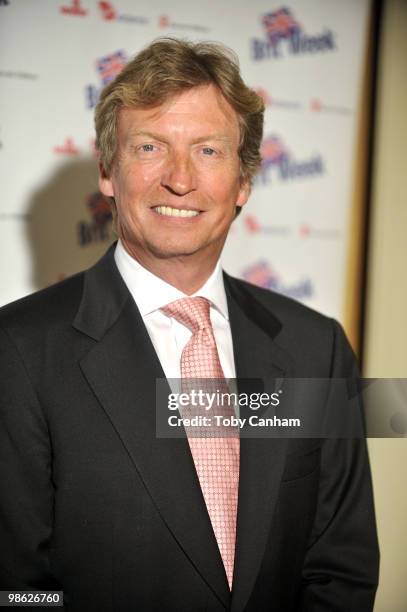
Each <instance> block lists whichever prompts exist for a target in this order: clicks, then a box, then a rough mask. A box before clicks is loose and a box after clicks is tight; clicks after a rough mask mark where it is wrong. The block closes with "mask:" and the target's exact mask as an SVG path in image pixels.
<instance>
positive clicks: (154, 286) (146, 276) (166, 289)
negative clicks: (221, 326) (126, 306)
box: [114, 240, 229, 320]
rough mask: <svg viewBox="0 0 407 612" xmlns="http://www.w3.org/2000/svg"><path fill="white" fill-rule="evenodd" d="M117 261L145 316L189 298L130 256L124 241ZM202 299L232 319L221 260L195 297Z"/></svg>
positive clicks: (116, 251)
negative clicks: (229, 312) (181, 299)
mask: <svg viewBox="0 0 407 612" xmlns="http://www.w3.org/2000/svg"><path fill="white" fill-rule="evenodd" d="M114 258H115V261H116V265H117V267H118V269H119V272H120V274H121V276H122V278H123V280H124V282H125V283H126V285H127V287H128V289H129V291H130V293H131V294H132V296H133V298H134V300H135V302H136V304H137V307H138V309H139V311H140V314H141V316H142V317H144V316H147V315H149V314H151V313H152V312H154V311H156V310H159V309H160V308H162V307H163V306H166V305H167V304H170V303H171V302H174V301H175V300H179V299H180V298H183V297H187V296H186V294H185V293H182V291H179V289H176V288H175V287H173V286H172V285H170V284H169V283H167V282H165V281H164V280H163V279H162V278H159V277H158V276H156V275H155V274H153V273H152V272H149V271H148V270H147V269H146V268H144V267H143V266H142V265H141V264H139V262H138V261H136V260H135V259H134V258H133V257H131V256H130V255H129V253H128V252H127V251H126V249H125V248H124V246H123V244H122V242H121V240H119V241H118V242H117V245H116V249H115V253H114ZM194 296H200V297H204V298H206V299H208V300H209V301H210V303H211V304H212V306H214V307H215V308H216V309H217V310H218V311H219V312H220V314H221V315H222V316H223V317H224V318H225V319H226V320H229V314H228V307H227V299H226V293H225V286H224V283H223V273H222V268H221V265H220V261H218V262H217V264H216V266H215V269H214V270H213V272H212V274H211V275H210V277H209V278H208V280H207V281H206V282H205V283H204V285H203V286H202V287H201V288H200V289H199V290H198V291H196V292H195V293H194V294H193V296H192V297H194Z"/></svg>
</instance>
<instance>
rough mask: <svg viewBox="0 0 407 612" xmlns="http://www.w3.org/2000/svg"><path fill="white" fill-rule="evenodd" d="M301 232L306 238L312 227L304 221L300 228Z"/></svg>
mask: <svg viewBox="0 0 407 612" xmlns="http://www.w3.org/2000/svg"><path fill="white" fill-rule="evenodd" d="M299 232H300V236H303V237H304V238H305V237H306V236H309V235H310V233H311V228H310V226H309V225H307V224H306V223H303V224H302V225H301V227H300V229H299Z"/></svg>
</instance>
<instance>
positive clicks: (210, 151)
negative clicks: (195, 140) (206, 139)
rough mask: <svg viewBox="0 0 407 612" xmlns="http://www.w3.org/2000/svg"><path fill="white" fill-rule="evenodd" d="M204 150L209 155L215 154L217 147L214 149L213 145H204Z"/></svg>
mask: <svg viewBox="0 0 407 612" xmlns="http://www.w3.org/2000/svg"><path fill="white" fill-rule="evenodd" d="M202 152H203V153H204V154H205V155H209V156H212V155H215V153H216V151H215V149H212V147H204V148H203V149H202Z"/></svg>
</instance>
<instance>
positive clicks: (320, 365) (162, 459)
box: [0, 249, 378, 612]
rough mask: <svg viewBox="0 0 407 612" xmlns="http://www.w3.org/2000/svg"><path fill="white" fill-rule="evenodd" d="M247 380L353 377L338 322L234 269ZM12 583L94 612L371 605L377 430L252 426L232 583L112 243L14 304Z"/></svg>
mask: <svg viewBox="0 0 407 612" xmlns="http://www.w3.org/2000/svg"><path fill="white" fill-rule="evenodd" d="M225 286H226V292H227V298H228V306H229V313H230V322H231V328H232V334H233V342H234V354H235V364H236V370H237V375H238V376H239V377H243V378H244V377H270V376H277V377H284V376H302V377H330V376H338V377H340V376H350V375H351V374H352V372H353V371H354V367H355V366H354V358H353V355H352V352H351V350H350V348H349V345H348V344H347V341H346V339H345V337H344V335H343V332H342V331H341V328H340V326H339V325H338V324H337V323H336V322H334V321H333V320H330V319H328V318H325V317H323V316H321V315H319V314H317V313H315V312H313V311H312V310H310V309H308V308H306V307H304V306H301V305H299V304H297V303H295V302H294V301H292V300H289V299H287V298H284V297H281V296H279V295H276V294H273V293H271V292H269V291H265V290H263V289H260V288H257V287H254V286H251V285H249V284H247V283H244V282H241V281H238V280H236V279H232V278H230V277H228V276H226V275H225ZM0 329H1V333H0V344H1V350H0V368H1V370H0V371H1V383H0V385H1V396H0V398H1V430H0V462H1V463H0V465H1V475H0V476H1V488H2V491H1V498H0V504H1V506H0V542H1V544H0V588H1V589H48V590H50V589H61V590H63V591H64V594H65V609H66V610H69V611H81V612H89V611H92V610H95V611H97V612H103V611H109V612H112V611H114V612H127V611H129V612H130V611H132V612H136V611H137V612H138V611H140V612H150V611H153V610H154V611H160V612H162V611H164V610H165V611H170V612H200V611H202V612H204V611H206V612H222V611H224V610H231V611H232V612H243V611H245V612H262V611H266V610H267V611H268V612H272V611H275V612H288V611H297V610H301V611H304V612H305V611H312V612H314V611H315V612H317V611H318V612H319V611H321V612H322V611H324V612H326V611H328V610H329V611H341V612H352V611H355V612H367V611H368V610H371V609H372V605H373V599H374V593H375V589H376V583H377V567H378V550H377V542H376V532H375V522H374V513H373V503H372V493H371V482H370V474H369V467H368V460H367V455H366V448H365V443H364V441H363V440H315V439H304V440H279V439H274V440H270V439H257V440H256V439H242V440H241V474H240V489H239V508H238V527H237V545H236V546H237V548H236V560H235V578H234V584H233V590H232V593H230V592H229V589H228V585H227V581H226V575H225V572H224V568H223V565H222V561H221V557H220V554H219V551H218V548H217V544H216V541H215V538H214V534H213V531H212V528H211V524H210V520H209V517H208V514H207V511H206V508H205V504H204V500H203V497H202V493H201V490H200V487H199V483H198V480H197V476H196V473H195V469H194V464H193V461H192V458H191V454H190V451H189V447H188V442H187V440H185V439H177V440H171V439H158V438H157V437H156V435H155V409H154V406H155V379H156V378H157V377H163V376H164V374H163V372H162V369H161V366H160V363H159V361H158V358H157V356H156V354H155V351H154V348H153V346H152V344H151V341H150V339H149V337H148V334H147V331H146V328H145V326H144V324H143V322H142V319H141V317H140V314H139V312H138V310H137V307H136V305H135V303H134V301H133V299H132V297H131V295H130V294H129V292H128V290H127V288H126V286H125V284H124V282H123V281H122V279H121V277H120V275H119V273H118V271H117V268H116V266H115V263H114V259H113V251H112V249H110V251H109V252H108V253H107V254H106V255H105V256H104V258H103V259H101V260H100V261H99V262H98V263H97V264H96V265H95V266H94V267H93V268H91V269H90V270H88V271H87V272H85V273H81V274H78V275H76V276H74V277H72V278H70V279H67V280H66V281H64V282H62V283H60V284H58V285H55V286H53V287H50V288H48V289H46V290H44V291H41V292H38V293H36V294H34V295H32V296H30V297H28V298H25V299H23V300H19V301H18V302H16V303H13V304H10V305H8V306H6V307H4V308H3V309H1V311H0Z"/></svg>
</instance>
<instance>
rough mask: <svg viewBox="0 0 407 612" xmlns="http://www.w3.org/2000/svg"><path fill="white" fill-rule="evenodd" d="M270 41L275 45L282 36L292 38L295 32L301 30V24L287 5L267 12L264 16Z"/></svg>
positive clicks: (264, 24)
mask: <svg viewBox="0 0 407 612" xmlns="http://www.w3.org/2000/svg"><path fill="white" fill-rule="evenodd" d="M262 23H263V26H264V28H265V30H266V33H267V36H268V38H269V40H270V42H271V43H272V44H273V45H275V44H276V43H277V42H278V41H279V40H280V39H281V38H291V36H293V35H294V34H297V33H299V32H301V26H300V24H299V23H298V21H296V19H295V18H294V17H293V15H292V14H291V10H290V9H289V8H286V7H282V8H280V9H278V11H273V12H272V13H266V14H265V15H263V18H262Z"/></svg>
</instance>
